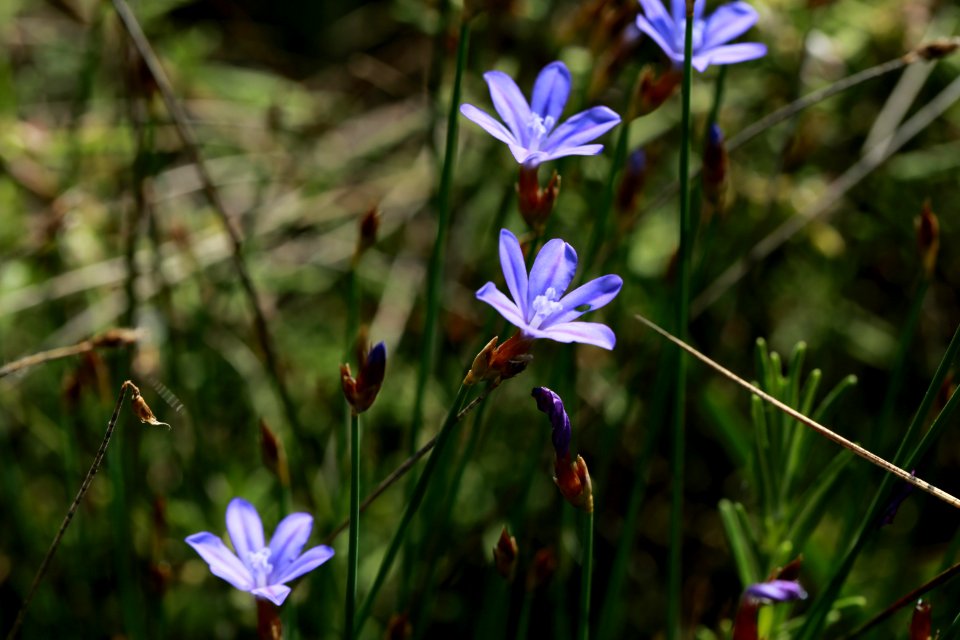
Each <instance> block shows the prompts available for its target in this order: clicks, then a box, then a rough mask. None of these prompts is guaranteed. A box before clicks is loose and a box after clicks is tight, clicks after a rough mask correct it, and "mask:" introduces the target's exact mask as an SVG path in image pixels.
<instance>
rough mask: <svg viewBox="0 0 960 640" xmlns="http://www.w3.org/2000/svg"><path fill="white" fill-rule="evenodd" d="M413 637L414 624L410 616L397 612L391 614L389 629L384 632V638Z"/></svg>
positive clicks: (407, 638)
mask: <svg viewBox="0 0 960 640" xmlns="http://www.w3.org/2000/svg"><path fill="white" fill-rule="evenodd" d="M412 637H413V625H412V624H410V616H409V615H407V614H406V613H395V614H393V615H392V616H390V621H389V622H388V623H387V629H386V631H384V632H383V638H384V640H409V638H412Z"/></svg>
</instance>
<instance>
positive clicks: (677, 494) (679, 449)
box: [667, 0, 693, 640]
mask: <svg viewBox="0 0 960 640" xmlns="http://www.w3.org/2000/svg"><path fill="white" fill-rule="evenodd" d="M692 43H693V2H692V0H688V1H687V29H686V35H685V42H684V52H683V89H682V104H683V111H682V115H681V120H680V129H681V130H680V248H679V255H678V256H677V267H678V269H677V306H676V312H677V315H676V331H677V335H678V336H679V337H680V339H682V340H685V339H686V336H687V321H688V317H689V315H690V253H691V252H690V244H691V241H692V239H693V238H692V237H691V233H690V232H691V225H690V88H691V85H692V83H693V82H692V78H693V71H692V66H691V60H692ZM676 373H677V378H676V383H677V384H676V388H675V390H674V400H675V404H674V409H673V446H672V452H671V460H670V466H671V470H672V481H673V482H672V486H673V490H672V491H673V493H672V495H671V500H670V555H669V562H668V568H667V638H669V639H670V640H676V638H678V637H679V636H680V572H681V545H682V543H683V526H682V519H683V468H684V465H683V461H684V448H685V444H686V443H685V434H684V422H685V405H686V396H687V393H686V391H687V365H686V358H684V356H683V354H682V353H680V352H679V351H678V352H677V362H676Z"/></svg>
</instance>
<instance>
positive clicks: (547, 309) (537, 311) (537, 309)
mask: <svg viewBox="0 0 960 640" xmlns="http://www.w3.org/2000/svg"><path fill="white" fill-rule="evenodd" d="M559 299H560V293H559V292H558V291H557V290H556V289H554V288H553V287H549V288H547V290H546V291H544V292H543V294H542V295H539V296H537V297H536V298H534V299H533V304H532V305H530V306H531V307H532V308H533V318H531V319H530V326H531V327H533V328H537V327H539V326H540V323H541V322H543V319H544V318H546V317H547V316H549V315H552V314H554V313H556V312H557V311H563V305H562V304H560V303H559V302H557V300H559Z"/></svg>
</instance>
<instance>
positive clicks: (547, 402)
mask: <svg viewBox="0 0 960 640" xmlns="http://www.w3.org/2000/svg"><path fill="white" fill-rule="evenodd" d="M530 395H532V396H533V397H534V398H535V399H536V401H537V409H539V410H540V411H543V412H544V413H545V414H547V416H548V417H549V418H550V424H552V425H553V449H554V451H556V452H557V458H558V459H561V458H564V457H566V456H567V455H569V454H570V417H569V416H568V415H567V412H566V411H565V410H564V408H563V400H561V399H560V396H558V395H557V394H556V393H554V392H553V391H551V390H550V389H547V388H546V387H535V388H534V389H533V391H531V392H530Z"/></svg>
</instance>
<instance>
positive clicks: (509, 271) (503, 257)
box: [478, 229, 529, 318]
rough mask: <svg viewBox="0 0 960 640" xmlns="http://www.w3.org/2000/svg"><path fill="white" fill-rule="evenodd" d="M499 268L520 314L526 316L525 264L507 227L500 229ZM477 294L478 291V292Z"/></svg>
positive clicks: (518, 247)
mask: <svg viewBox="0 0 960 640" xmlns="http://www.w3.org/2000/svg"><path fill="white" fill-rule="evenodd" d="M500 268H501V269H503V278H504V280H506V282H507V289H508V290H509V291H510V295H511V296H513V301H514V302H515V303H516V305H517V309H518V310H519V311H520V315H521V316H523V317H524V318H526V317H527V310H528V308H529V307H528V306H527V287H528V286H529V285H528V284H527V265H526V263H525V262H524V261H523V250H522V249H521V248H520V241H519V240H517V236H515V235H513V234H512V233H510V231H508V230H507V229H501V230H500ZM478 295H479V292H478Z"/></svg>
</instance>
